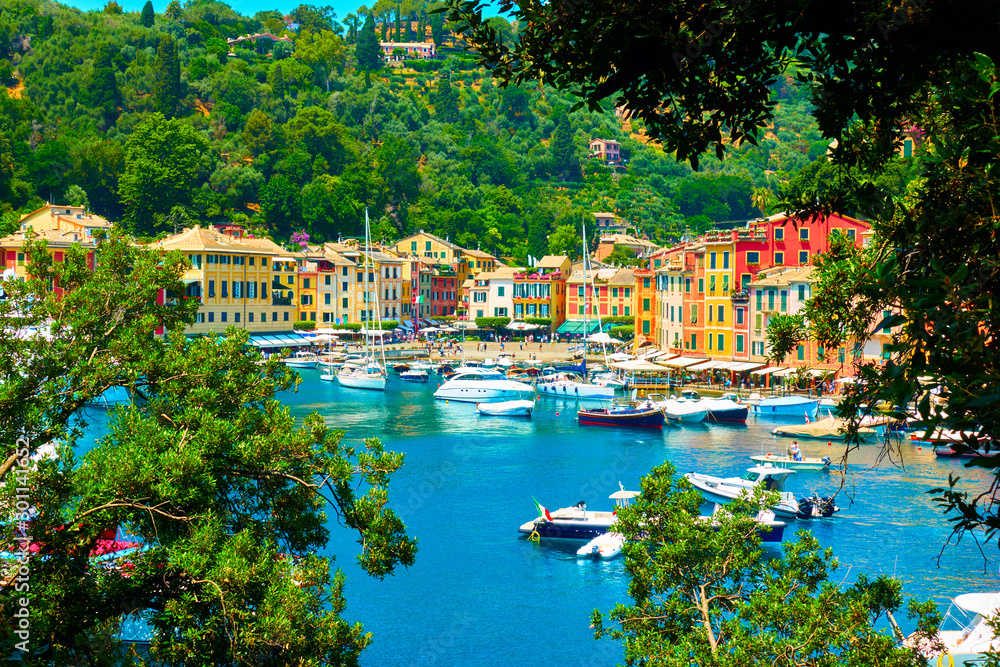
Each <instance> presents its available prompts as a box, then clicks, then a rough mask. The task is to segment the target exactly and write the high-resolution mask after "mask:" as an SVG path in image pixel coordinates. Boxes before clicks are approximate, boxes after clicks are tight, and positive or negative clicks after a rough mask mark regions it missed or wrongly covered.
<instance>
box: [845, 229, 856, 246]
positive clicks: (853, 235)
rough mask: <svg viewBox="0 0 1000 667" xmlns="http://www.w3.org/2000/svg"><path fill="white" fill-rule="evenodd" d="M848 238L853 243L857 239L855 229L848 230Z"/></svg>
mask: <svg viewBox="0 0 1000 667" xmlns="http://www.w3.org/2000/svg"><path fill="white" fill-rule="evenodd" d="M847 238H848V239H849V240H850V241H851V242H852V243H853V242H854V240H855V239H856V238H857V231H856V230H853V229H848V230H847Z"/></svg>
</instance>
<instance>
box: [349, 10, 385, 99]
mask: <svg viewBox="0 0 1000 667" xmlns="http://www.w3.org/2000/svg"><path fill="white" fill-rule="evenodd" d="M383 27H385V24H383ZM354 55H355V56H356V57H357V59H358V69H360V70H363V71H364V72H365V82H366V84H367V82H368V81H369V76H370V72H372V71H374V70H377V69H379V68H380V67H381V66H382V57H381V50H380V49H379V45H378V36H377V35H376V34H375V18H374V17H373V16H372V14H371V13H370V12H369V14H368V16H367V17H366V18H365V25H364V26H363V27H362V28H361V34H359V35H358V46H357V47H356V49H355V51H354Z"/></svg>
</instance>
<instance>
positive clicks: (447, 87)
mask: <svg viewBox="0 0 1000 667" xmlns="http://www.w3.org/2000/svg"><path fill="white" fill-rule="evenodd" d="M431 104H433V105H434V117H435V118H437V119H438V120H439V121H441V122H442V123H454V122H455V121H457V120H458V91H457V90H455V86H453V85H452V83H451V79H450V78H449V77H445V76H442V77H441V78H439V79H438V80H437V85H436V87H435V89H434V92H433V93H432V94H431Z"/></svg>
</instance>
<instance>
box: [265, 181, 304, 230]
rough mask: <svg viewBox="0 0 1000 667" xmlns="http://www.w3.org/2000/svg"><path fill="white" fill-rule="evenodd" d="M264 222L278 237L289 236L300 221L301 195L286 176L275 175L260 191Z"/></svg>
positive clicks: (297, 187)
mask: <svg viewBox="0 0 1000 667" xmlns="http://www.w3.org/2000/svg"><path fill="white" fill-rule="evenodd" d="M260 209H261V212H262V213H263V214H264V220H266V221H267V223H268V224H269V225H270V226H271V228H272V229H274V230H275V232H277V234H278V235H279V236H289V235H290V234H291V233H292V230H293V229H296V228H298V227H299V226H300V222H301V220H302V193H301V192H300V191H299V186H297V185H296V184H295V183H293V182H292V181H291V180H290V179H289V178H288V177H287V176H284V175H282V174H277V175H275V176H272V177H271V180H269V181H268V182H267V185H265V186H264V187H263V188H261V189H260Z"/></svg>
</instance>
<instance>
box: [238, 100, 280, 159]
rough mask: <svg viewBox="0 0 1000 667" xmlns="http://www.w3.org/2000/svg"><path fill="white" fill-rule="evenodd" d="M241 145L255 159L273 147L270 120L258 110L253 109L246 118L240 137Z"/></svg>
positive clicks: (273, 140) (273, 141)
mask: <svg viewBox="0 0 1000 667" xmlns="http://www.w3.org/2000/svg"><path fill="white" fill-rule="evenodd" d="M241 138H242V139H243V145H244V146H246V147H247V149H248V150H249V151H250V152H251V153H252V154H253V155H254V156H255V157H256V156H258V155H261V154H263V153H266V152H268V151H270V150H273V149H274V147H275V139H274V133H273V132H272V127H271V119H270V117H268V115H267V114H266V113H264V112H263V111H261V110H260V109H254V110H253V111H251V112H250V114H249V115H248V116H247V122H246V124H245V125H244V126H243V133H242V135H241Z"/></svg>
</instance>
